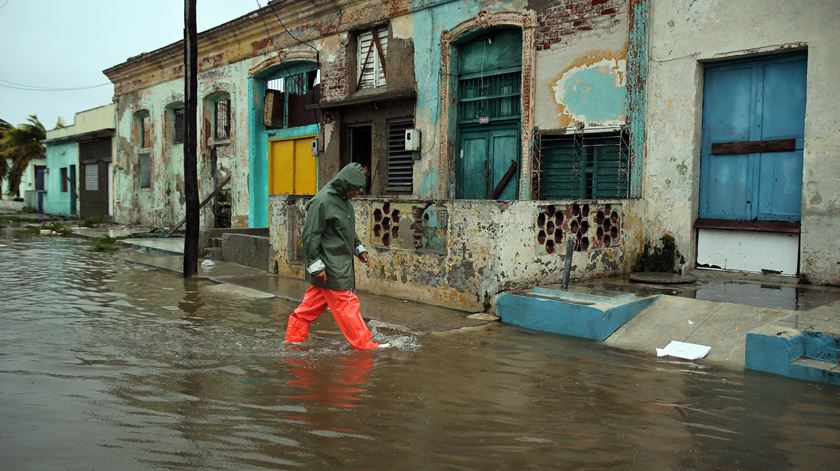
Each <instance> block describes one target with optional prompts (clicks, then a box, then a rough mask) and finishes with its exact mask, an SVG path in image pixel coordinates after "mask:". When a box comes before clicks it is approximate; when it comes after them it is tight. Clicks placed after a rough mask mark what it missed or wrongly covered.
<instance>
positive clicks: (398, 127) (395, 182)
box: [388, 118, 414, 192]
mask: <svg viewBox="0 0 840 471" xmlns="http://www.w3.org/2000/svg"><path fill="white" fill-rule="evenodd" d="M412 127H414V121H412V120H411V119H410V118H403V119H395V120H392V121H390V122H388V189H389V190H392V191H407V192H411V191H412V188H413V180H414V158H413V155H412V151H409V150H405V130H406V129H410V128H412Z"/></svg>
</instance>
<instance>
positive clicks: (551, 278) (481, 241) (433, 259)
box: [270, 196, 629, 311]
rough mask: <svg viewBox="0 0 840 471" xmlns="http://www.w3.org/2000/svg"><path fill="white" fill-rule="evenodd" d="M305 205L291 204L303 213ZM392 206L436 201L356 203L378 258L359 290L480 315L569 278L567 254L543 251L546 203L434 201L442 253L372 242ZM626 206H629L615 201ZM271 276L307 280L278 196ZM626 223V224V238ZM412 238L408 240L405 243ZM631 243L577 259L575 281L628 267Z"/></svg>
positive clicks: (362, 275) (365, 237)
mask: <svg viewBox="0 0 840 471" xmlns="http://www.w3.org/2000/svg"><path fill="white" fill-rule="evenodd" d="M305 201H306V200H305V199H297V200H295V202H294V203H293V204H292V205H291V206H293V207H297V208H298V210H300V208H303V207H304V205H305ZM385 201H391V202H392V203H396V202H397V201H399V202H400V203H408V204H411V203H414V204H418V205H420V206H424V205H427V204H429V203H432V202H433V201H430V200H406V199H399V200H384V199H380V198H357V199H354V200H353V206H354V208H355V210H356V233H357V234H358V236H359V238H360V240H361V241H362V243H363V244H365V246H366V247H367V248H368V251H369V252H370V254H371V264H370V266H368V267H364V266H361V264H359V265H358V269H357V271H356V280H357V287H358V288H359V289H362V290H365V291H368V292H372V293H377V294H383V295H389V296H396V297H402V298H406V299H412V300H415V301H420V302H425V303H430V304H436V305H441V306H449V307H456V308H459V309H463V310H468V311H480V310H483V309H484V308H485V306H484V303H485V301H487V302H492V300H493V297H494V296H495V295H496V294H498V293H499V292H501V291H505V290H511V289H517V288H524V287H527V286H533V285H538V284H539V285H547V284H552V283H559V282H560V281H561V279H562V275H563V254H564V253H565V249H563V248H561V249H559V250H558V252H557V253H553V254H548V253H545V252H544V251H542V250H540V249H539V247H538V246H537V245H538V244H537V237H536V231H535V227H536V220H537V215H538V209H539V206H540V205H541V204H545V202H536V201H513V202H510V201H508V202H495V201H470V200H443V201H437V202H435V203H436V204H437V205H438V207H439V208H441V209H444V210H445V211H446V212H447V214H448V223H447V227H446V245H445V248H444V249H443V251H442V252H441V253H433V252H429V251H425V252H424V251H417V250H411V249H400V248H385V247H382V246H381V244H377V243H376V242H374V241H373V240H372V237H373V235H372V234H371V214H372V211H373V208H374V207H379V206H381V205H382V204H383V202H385ZM612 203H613V205H615V206H616V207H621V206H622V205H623V202H615V201H614V202H612ZM270 207H271V220H272V224H271V228H270V240H271V246H272V261H271V267H270V269H271V270H272V271H274V272H276V273H278V274H280V275H281V276H291V277H296V278H302V277H303V273H304V272H303V266H302V265H300V264H292V263H290V261H289V257H288V255H287V253H286V247H287V243H288V240H289V239H288V236H289V234H288V231H289V230H290V228H289V225H287V216H286V215H287V211H289V208H290V204H289V201H288V198H287V197H282V196H274V197H272V201H271V206H270ZM626 224H627V223H625V222H622V234H624V228H625V227H628V226H626ZM405 236H406V235H403V237H405ZM625 239H626V238H625V236H624V235H622V237H621V241H620V242H619V243H618V244H617V245H616V246H614V247H609V248H601V249H597V250H595V249H592V250H587V251H581V252H575V253H574V256H573V267H572V278H573V279H579V278H591V277H597V276H603V275H605V274H609V273H614V272H617V271H622V270H624V269H625V268H626V266H627V264H628V263H629V261H628V260H627V258H626V257H625V255H624V253H625V250H624V246H625Z"/></svg>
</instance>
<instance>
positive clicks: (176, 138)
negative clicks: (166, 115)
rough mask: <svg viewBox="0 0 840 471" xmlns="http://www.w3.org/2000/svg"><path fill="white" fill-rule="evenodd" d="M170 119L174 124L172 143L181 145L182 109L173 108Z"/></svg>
mask: <svg viewBox="0 0 840 471" xmlns="http://www.w3.org/2000/svg"><path fill="white" fill-rule="evenodd" d="M172 118H173V123H174V129H173V134H172V143H173V144H183V143H184V132H185V129H184V108H175V109H174V110H172Z"/></svg>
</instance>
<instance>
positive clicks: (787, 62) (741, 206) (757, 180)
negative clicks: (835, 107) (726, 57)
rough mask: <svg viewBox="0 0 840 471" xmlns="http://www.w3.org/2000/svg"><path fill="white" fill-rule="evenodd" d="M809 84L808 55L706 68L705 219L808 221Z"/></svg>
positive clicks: (702, 175) (702, 207)
mask: <svg viewBox="0 0 840 471" xmlns="http://www.w3.org/2000/svg"><path fill="white" fill-rule="evenodd" d="M805 79H806V56H805V54H788V55H783V56H773V57H766V58H761V59H753V60H744V61H737V62H727V63H724V64H718V65H710V66H708V67H706V71H705V85H704V97H703V139H702V149H701V157H700V158H701V160H700V217H701V218H711V219H734V220H770V221H798V220H799V219H800V206H801V193H802V149H803V137H804V130H805V129H804V128H805V124H804V123H805V90H806V80H805ZM785 141H786V142H787V144H788V145H779V144H783V143H784V142H785ZM745 144H746V145H745ZM767 146H775V147H776V148H775V149H774V150H772V151H767Z"/></svg>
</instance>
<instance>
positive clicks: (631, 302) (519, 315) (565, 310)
mask: <svg viewBox="0 0 840 471" xmlns="http://www.w3.org/2000/svg"><path fill="white" fill-rule="evenodd" d="M657 298H658V296H650V297H645V298H639V297H637V296H635V295H633V294H628V293H615V294H609V295H605V294H593V293H590V292H572V291H560V290H553V289H547V288H534V289H532V290H530V291H525V292H518V293H504V294H501V295H499V297H498V298H497V300H496V313H497V314H498V315H499V317H500V318H501V320H502V322H504V323H507V324H513V325H518V326H520V327H525V328H527V329H531V330H538V331H542V332H551V333H555V334H563V335H571V336H574V337H583V338H588V339H593V340H598V341H601V342H602V341H604V340H606V339H607V338H608V337H609V336H610V335H612V333H613V332H615V331H616V330H617V329H618V328H620V327H621V326H622V325H624V324H625V323H626V322H627V321H629V320H630V319H632V318H633V317H634V316H636V315H637V314H638V313H639V312H641V311H642V310H644V309H645V308H646V307H648V306H649V305H650V304H651V303H653V302H654V301H655V300H656V299H657Z"/></svg>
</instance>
